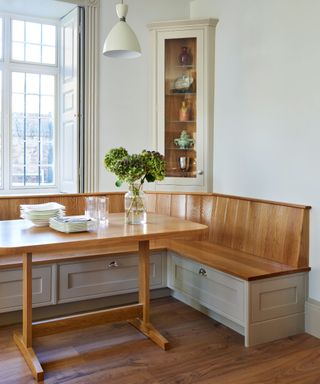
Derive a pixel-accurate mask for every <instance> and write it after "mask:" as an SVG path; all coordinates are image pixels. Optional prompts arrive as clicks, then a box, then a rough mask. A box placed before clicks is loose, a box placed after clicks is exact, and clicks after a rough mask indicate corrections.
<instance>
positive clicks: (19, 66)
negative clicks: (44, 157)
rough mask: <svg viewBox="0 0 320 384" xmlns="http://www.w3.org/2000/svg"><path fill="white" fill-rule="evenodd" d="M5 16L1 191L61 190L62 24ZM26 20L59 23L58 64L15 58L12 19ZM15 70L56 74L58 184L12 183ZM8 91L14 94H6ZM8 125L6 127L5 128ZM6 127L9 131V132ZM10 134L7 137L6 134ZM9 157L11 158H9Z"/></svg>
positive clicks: (1, 67)
mask: <svg viewBox="0 0 320 384" xmlns="http://www.w3.org/2000/svg"><path fill="white" fill-rule="evenodd" d="M0 17H1V18H2V19H3V58H2V60H1V59H0V70H1V71H2V79H3V82H2V105H1V108H2V114H1V127H2V128H3V129H2V135H1V140H2V149H3V151H2V168H3V169H2V181H3V185H1V186H0V194H1V195H7V194H8V195H12V194H35V193H57V192H59V180H60V174H59V165H60V164H59V144H58V143H59V139H60V137H59V108H60V103H59V95H60V85H59V84H60V81H59V75H60V74H59V62H60V49H59V47H60V28H59V21H58V20H55V19H49V18H43V17H42V18H38V17H30V16H25V17H24V16H22V15H16V14H9V13H0ZM12 19H15V20H23V21H27V22H28V21H30V22H35V23H42V24H51V25H54V26H55V27H56V64H55V65H53V64H41V63H39V64H37V63H28V62H21V61H14V60H11V20H12ZM12 72H27V73H43V74H48V75H54V76H55V92H56V97H55V114H54V122H55V137H54V142H55V148H54V172H55V184H54V185H50V186H28V187H23V186H11V166H10V164H9V161H10V156H11V141H10V140H8V139H9V138H10V137H11V130H12V125H11V123H12V121H11V74H12ZM5 95H8V96H10V97H5ZM5 127H6V128H5ZM5 131H6V132H5ZM5 137H6V138H7V140H5V139H4V138H5ZM5 159H8V161H6V162H5Z"/></svg>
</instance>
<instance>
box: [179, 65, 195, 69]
mask: <svg viewBox="0 0 320 384" xmlns="http://www.w3.org/2000/svg"><path fill="white" fill-rule="evenodd" d="M176 68H179V69H181V68H183V69H192V68H196V66H195V65H194V64H190V65H177V66H176Z"/></svg>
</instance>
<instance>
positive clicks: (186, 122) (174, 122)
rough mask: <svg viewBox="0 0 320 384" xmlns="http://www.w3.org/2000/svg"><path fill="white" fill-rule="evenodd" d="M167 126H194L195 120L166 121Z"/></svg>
mask: <svg viewBox="0 0 320 384" xmlns="http://www.w3.org/2000/svg"><path fill="white" fill-rule="evenodd" d="M166 123H167V124H192V123H193V124H194V123H196V121H195V120H187V121H180V120H168V121H166Z"/></svg>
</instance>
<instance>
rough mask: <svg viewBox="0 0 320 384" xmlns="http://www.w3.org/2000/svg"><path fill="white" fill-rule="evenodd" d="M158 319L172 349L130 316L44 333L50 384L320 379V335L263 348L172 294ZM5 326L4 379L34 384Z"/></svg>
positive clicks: (0, 331) (308, 383)
mask: <svg viewBox="0 0 320 384" xmlns="http://www.w3.org/2000/svg"><path fill="white" fill-rule="evenodd" d="M151 319H152V322H153V323H154V325H155V326H156V327H157V328H158V329H159V330H160V331H161V333H162V334H163V335H165V336H167V337H169V338H170V341H171V344H172V348H171V349H170V350H169V351H168V352H166V353H164V352H163V351H162V350H161V349H159V348H155V347H154V346H153V343H152V342H150V341H149V340H147V339H146V338H145V336H143V335H142V334H140V333H138V332H136V330H135V329H134V328H133V327H131V326H129V325H127V324H126V323H125V322H124V323H117V324H106V325H100V326H97V327H92V328H90V329H84V330H75V331H71V332H66V333H61V334H58V335H51V336H46V337H42V338H39V339H37V340H36V341H35V350H36V351H37V354H38V355H39V357H40V360H41V364H42V366H43V367H44V368H45V371H46V374H45V381H44V383H45V384H62V383H63V384H97V383H108V384H128V383H130V384H142V383H145V384H147V383H148V384H176V383H180V384H204V383H205V384H212V383H214V384H267V383H268V384H271V383H278V384H292V383H293V384H315V383H319V382H320V356H319V349H320V340H319V339H317V338H315V337H313V336H311V335H308V334H300V335H296V336H293V337H288V338H285V339H282V340H278V341H275V342H272V343H266V344H263V345H259V346H257V347H250V348H246V347H244V346H243V337H242V336H241V335H239V334H237V333H236V332H234V331H232V330H231V329H229V328H227V327H225V326H223V325H221V324H219V323H217V322H216V321H214V320H212V319H210V318H209V317H207V316H205V315H203V314H202V313H200V312H198V311H196V310H194V309H192V308H191V307H189V306H187V305H185V304H183V303H181V302H178V301H176V300H174V299H172V298H164V299H157V300H154V301H152V302H151ZM13 329H14V327H6V328H0V344H1V350H0V382H1V383H4V384H32V383H33V382H34V381H33V378H32V375H31V373H30V371H29V369H28V366H27V365H26V364H25V362H24V359H23V357H22V356H21V355H20V353H19V351H18V350H17V348H16V346H15V344H14V342H13V340H12V337H11V335H12V330H13Z"/></svg>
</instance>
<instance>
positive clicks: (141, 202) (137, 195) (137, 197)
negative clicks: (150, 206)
mask: <svg viewBox="0 0 320 384" xmlns="http://www.w3.org/2000/svg"><path fill="white" fill-rule="evenodd" d="M124 208H125V217H126V223H128V224H145V223H146V222H147V210H146V205H145V195H144V192H143V190H142V184H140V182H137V183H132V184H130V185H129V191H128V192H127V193H126V194H125V196H124Z"/></svg>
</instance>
